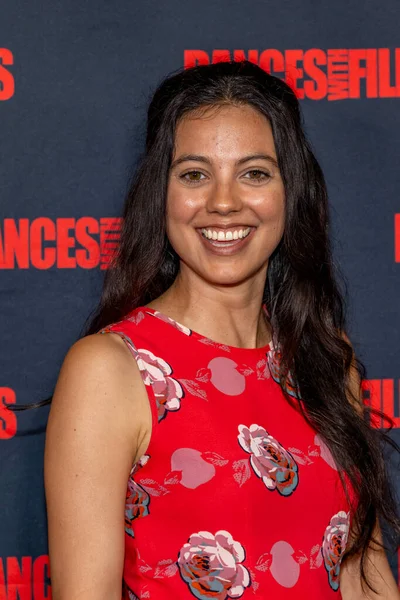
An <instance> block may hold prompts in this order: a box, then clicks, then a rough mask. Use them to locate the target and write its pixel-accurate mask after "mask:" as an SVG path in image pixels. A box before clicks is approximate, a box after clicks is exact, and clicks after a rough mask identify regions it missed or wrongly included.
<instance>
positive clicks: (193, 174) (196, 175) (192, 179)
mask: <svg viewBox="0 0 400 600" xmlns="http://www.w3.org/2000/svg"><path fill="white" fill-rule="evenodd" d="M202 175H203V173H201V172H200V171H188V172H187V173H184V174H183V175H181V176H180V177H181V179H184V180H185V181H186V182H188V183H197V182H198V181H201V177H202Z"/></svg>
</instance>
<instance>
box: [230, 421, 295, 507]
mask: <svg viewBox="0 0 400 600" xmlns="http://www.w3.org/2000/svg"><path fill="white" fill-rule="evenodd" d="M238 429H239V435H238V441H239V444H240V445H241V447H242V448H243V450H245V451H246V452H248V453H249V454H251V456H250V464H251V466H252V467H253V470H254V472H255V474H256V475H257V476H258V477H260V479H262V480H263V482H264V484H265V486H266V487H267V488H268V489H269V490H275V489H276V490H277V491H278V492H279V494H281V495H282V496H290V494H292V493H293V492H294V490H295V489H296V487H297V484H298V482H299V476H298V467H297V463H296V461H295V460H294V458H293V456H292V455H291V454H290V452H288V451H287V450H285V448H283V446H281V444H280V443H279V442H278V441H277V440H276V439H275V438H273V437H272V435H269V434H268V432H267V431H266V430H265V429H264V427H261V426H260V425H256V424H253V425H250V428H249V427H246V425H239V428H238Z"/></svg>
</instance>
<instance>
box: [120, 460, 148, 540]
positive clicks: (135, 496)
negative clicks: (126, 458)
mask: <svg viewBox="0 0 400 600" xmlns="http://www.w3.org/2000/svg"><path fill="white" fill-rule="evenodd" d="M149 458H150V457H149V456H147V455H144V456H142V457H141V458H140V459H139V460H138V462H137V463H136V464H135V465H134V466H133V467H132V470H131V473H130V476H129V480H128V486H127V490H126V500H125V532H126V533H127V534H128V535H129V536H131V537H134V533H133V521H134V520H135V519H140V518H142V517H147V515H148V514H149V504H150V496H149V494H148V493H147V492H146V490H144V489H143V488H142V486H141V485H140V484H139V483H136V481H134V479H133V477H134V475H135V474H136V473H137V472H138V471H139V469H140V468H141V467H144V465H145V464H146V463H147V462H148V460H149Z"/></svg>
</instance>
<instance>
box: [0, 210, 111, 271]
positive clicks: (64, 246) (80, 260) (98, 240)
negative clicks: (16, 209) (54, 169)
mask: <svg viewBox="0 0 400 600" xmlns="http://www.w3.org/2000/svg"><path fill="white" fill-rule="evenodd" d="M121 227H122V218H121V217H101V218H100V219H95V218H94V217H81V218H79V219H74V218H72V217H67V218H64V217H61V218H58V219H54V220H53V219H50V218H48V217H39V218H37V219H33V220H30V219H4V221H3V223H2V224H1V223H0V269H29V268H34V269H50V268H51V267H55V268H57V269H76V268H78V267H79V268H81V269H94V268H95V267H100V269H107V268H109V266H110V261H111V259H112V257H113V255H114V253H115V251H116V249H117V248H118V242H119V239H120V236H121Z"/></svg>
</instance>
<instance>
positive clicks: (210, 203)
mask: <svg viewBox="0 0 400 600" xmlns="http://www.w3.org/2000/svg"><path fill="white" fill-rule="evenodd" d="M206 208H207V211H208V212H218V213H220V214H224V215H225V214H228V213H230V212H232V211H235V212H236V211H239V210H240V209H241V208H242V200H241V198H240V192H239V190H238V189H237V188H236V189H235V186H234V185H233V184H230V183H216V184H215V186H213V187H212V189H211V190H210V194H209V196H208V198H207V206H206Z"/></svg>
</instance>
